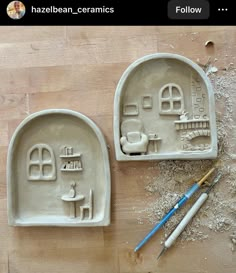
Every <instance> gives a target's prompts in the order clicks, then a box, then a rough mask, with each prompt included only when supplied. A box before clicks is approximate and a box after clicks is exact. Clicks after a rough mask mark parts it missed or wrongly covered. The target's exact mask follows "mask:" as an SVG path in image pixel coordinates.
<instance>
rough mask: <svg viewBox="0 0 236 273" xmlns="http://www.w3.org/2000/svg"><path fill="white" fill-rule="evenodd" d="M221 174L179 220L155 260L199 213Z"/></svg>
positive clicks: (219, 174)
mask: <svg viewBox="0 0 236 273" xmlns="http://www.w3.org/2000/svg"><path fill="white" fill-rule="evenodd" d="M221 176H222V174H221V173H218V175H217V176H216V177H215V178H214V180H213V182H212V183H211V185H210V187H209V188H208V189H207V190H206V191H205V192H203V193H202V194H201V195H200V197H199V198H198V199H197V201H196V202H195V203H194V205H193V206H192V207H191V209H190V210H189V211H188V212H187V213H186V215H185V216H184V218H183V219H182V220H181V222H180V223H179V224H178V226H177V227H176V228H175V230H174V231H173V232H172V233H171V235H170V236H169V237H168V239H167V240H166V241H165V243H164V247H163V249H162V251H161V253H160V254H159V256H158V257H157V260H158V259H159V258H160V257H161V255H162V254H163V253H164V252H165V251H166V250H167V249H168V248H170V247H171V246H172V245H173V244H174V242H175V241H176V239H177V238H178V237H179V235H180V234H181V233H182V231H183V230H184V229H185V227H186V226H187V225H188V223H189V222H190V221H191V220H192V218H193V217H194V216H195V214H196V213H197V212H198V211H199V209H200V208H201V207H202V205H203V204H204V203H205V202H206V200H207V198H208V196H209V192H210V191H211V189H212V188H213V187H214V186H215V184H216V183H218V182H219V180H220V178H221Z"/></svg>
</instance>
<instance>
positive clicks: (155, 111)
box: [114, 53, 217, 161]
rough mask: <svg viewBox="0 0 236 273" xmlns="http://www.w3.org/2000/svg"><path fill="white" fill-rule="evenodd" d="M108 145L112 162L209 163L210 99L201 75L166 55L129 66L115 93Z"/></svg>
mask: <svg viewBox="0 0 236 273" xmlns="http://www.w3.org/2000/svg"><path fill="white" fill-rule="evenodd" d="M114 141H115V152H116V158H117V160H127V161H128V160H155V159H157V160H162V159H207V158H208V159H209V158H215V157H216V156H217V133H216V119H215V102H214V94H213V91H212V86H211V83H210V81H209V80H208V78H207V76H206V74H205V73H204V71H203V70H202V69H201V68H200V67H199V66H198V65H196V64H195V63H194V62H192V61H191V60H189V59H187V58H185V57H182V56H179V55H175V54H168V53H161V54H152V55H148V56H145V57H143V58H141V59H139V60H137V61H135V62H134V63H132V64H131V65H130V66H129V67H128V68H127V70H126V71H125V72H124V74H123V75H122V77H121V79H120V81H119V83H118V86H117V89H116V94H115V100H114Z"/></svg>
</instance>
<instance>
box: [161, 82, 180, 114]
mask: <svg viewBox="0 0 236 273" xmlns="http://www.w3.org/2000/svg"><path fill="white" fill-rule="evenodd" d="M183 110H184V97H183V91H182V89H181V87H180V86H179V85H177V84H174V83H168V84H166V85H164V86H163V87H162V88H161V90H160V92H159V112H160V114H161V115H176V114H177V115H179V114H181V113H182V111H183Z"/></svg>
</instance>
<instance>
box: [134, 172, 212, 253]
mask: <svg viewBox="0 0 236 273" xmlns="http://www.w3.org/2000/svg"><path fill="white" fill-rule="evenodd" d="M214 170H215V168H212V169H210V170H209V171H208V173H207V174H205V175H204V176H203V177H202V178H201V180H200V181H198V182H196V183H194V184H193V185H192V187H190V188H189V189H188V191H187V192H186V193H185V194H184V195H183V196H182V197H181V198H180V199H179V200H178V201H177V203H176V204H175V206H174V207H173V208H172V209H170V210H169V212H168V213H167V214H166V215H165V216H164V217H163V218H162V219H161V220H160V222H159V223H157V224H156V225H155V226H154V228H153V229H152V230H151V231H150V232H149V233H148V234H147V235H146V236H145V237H144V239H143V240H142V241H140V242H139V243H138V245H137V246H136V247H135V249H134V252H137V251H138V250H139V249H140V248H141V247H142V246H143V245H144V244H146V242H147V241H148V240H149V239H150V238H151V237H152V236H153V235H154V234H155V233H156V232H157V231H158V230H159V229H160V228H161V227H162V226H163V225H164V224H165V223H166V222H167V221H168V220H169V219H170V217H171V216H172V215H173V214H174V213H175V212H176V211H177V210H178V209H179V208H181V207H182V206H183V205H184V204H185V203H186V202H187V201H188V199H189V198H190V197H191V196H192V195H193V194H194V193H195V192H196V191H197V190H198V189H199V188H200V187H201V185H202V183H203V182H204V181H205V180H206V179H207V178H208V177H209V176H210V175H211V174H212V173H213V171H214Z"/></svg>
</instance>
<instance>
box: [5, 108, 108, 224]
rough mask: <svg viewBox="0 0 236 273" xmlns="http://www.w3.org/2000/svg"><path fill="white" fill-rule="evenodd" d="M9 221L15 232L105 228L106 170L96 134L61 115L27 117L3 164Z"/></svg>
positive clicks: (77, 117) (85, 123)
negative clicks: (36, 228)
mask: <svg viewBox="0 0 236 273" xmlns="http://www.w3.org/2000/svg"><path fill="white" fill-rule="evenodd" d="M7 182H8V221H9V224H10V225H14V226H105V225H108V224H109V223H110V167H109V158H108V151H107V145H106V143H105V140H104V137H103V135H102V133H101V131H100V130H99V128H98V127H97V126H96V125H95V124H94V122H92V121H91V120H90V119H89V118H87V117H86V116H84V115H82V114H80V113H78V112H74V111H71V110H66V109H53V110H44V111H41V112H38V113H34V114H32V115H30V116H29V117H27V118H26V119H25V120H24V121H23V122H22V123H21V124H20V125H19V126H18V127H17V129H16V131H15V132H14V134H13V136H12V139H11V142H10V145H9V151H8V159H7Z"/></svg>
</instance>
